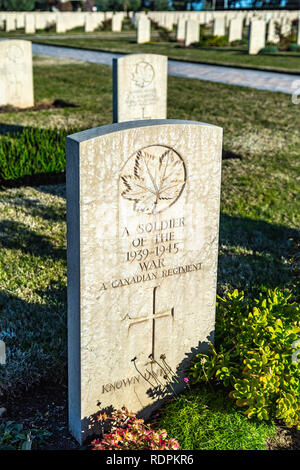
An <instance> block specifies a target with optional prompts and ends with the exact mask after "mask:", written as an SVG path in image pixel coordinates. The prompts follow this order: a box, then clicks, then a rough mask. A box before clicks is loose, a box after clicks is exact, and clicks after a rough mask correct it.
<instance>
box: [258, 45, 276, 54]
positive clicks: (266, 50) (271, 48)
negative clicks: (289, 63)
mask: <svg viewBox="0 0 300 470" xmlns="http://www.w3.org/2000/svg"><path fill="white" fill-rule="evenodd" d="M274 52H278V48H277V47H276V46H266V47H263V49H261V50H260V51H259V54H271V53H274Z"/></svg>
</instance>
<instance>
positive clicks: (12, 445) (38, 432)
mask: <svg viewBox="0 0 300 470" xmlns="http://www.w3.org/2000/svg"><path fill="white" fill-rule="evenodd" d="M48 436H51V433H50V432H49V431H45V430H43V429H31V430H30V431H29V430H25V429H24V427H23V424H17V423H14V422H13V421H6V422H3V423H0V450H31V449H34V448H38V447H39V446H40V445H41V444H42V443H43V441H44V439H45V437H48Z"/></svg>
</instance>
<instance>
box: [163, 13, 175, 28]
mask: <svg viewBox="0 0 300 470" xmlns="http://www.w3.org/2000/svg"><path fill="white" fill-rule="evenodd" d="M163 27H164V28H165V29H167V30H168V31H172V30H173V18H172V16H170V15H168V14H165V15H164V19H163Z"/></svg>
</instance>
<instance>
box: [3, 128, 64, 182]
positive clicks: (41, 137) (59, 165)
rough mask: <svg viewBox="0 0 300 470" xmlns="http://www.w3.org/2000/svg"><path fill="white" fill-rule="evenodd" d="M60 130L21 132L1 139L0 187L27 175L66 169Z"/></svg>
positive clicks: (62, 137)
mask: <svg viewBox="0 0 300 470" xmlns="http://www.w3.org/2000/svg"><path fill="white" fill-rule="evenodd" d="M68 134H69V133H66V132H65V131H63V130H50V129H32V128H28V129H24V130H23V131H21V132H19V133H17V134H6V135H3V136H1V137H0V184H1V183H3V182H5V181H7V180H15V179H18V178H22V177H24V176H26V175H38V174H41V173H61V172H63V171H64V170H65V166H66V157H65V140H66V135H68Z"/></svg>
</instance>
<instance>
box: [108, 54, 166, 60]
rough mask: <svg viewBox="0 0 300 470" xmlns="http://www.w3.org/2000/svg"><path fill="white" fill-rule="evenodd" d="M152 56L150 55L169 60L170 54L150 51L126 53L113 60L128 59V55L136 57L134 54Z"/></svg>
mask: <svg viewBox="0 0 300 470" xmlns="http://www.w3.org/2000/svg"><path fill="white" fill-rule="evenodd" d="M141 55H142V56H150V57H164V58H165V59H166V60H168V56H167V55H164V54H151V53H148V52H137V53H136V54H125V55H123V56H121V57H117V58H114V59H113V60H114V61H119V60H123V59H126V58H127V57H134V56H141Z"/></svg>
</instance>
